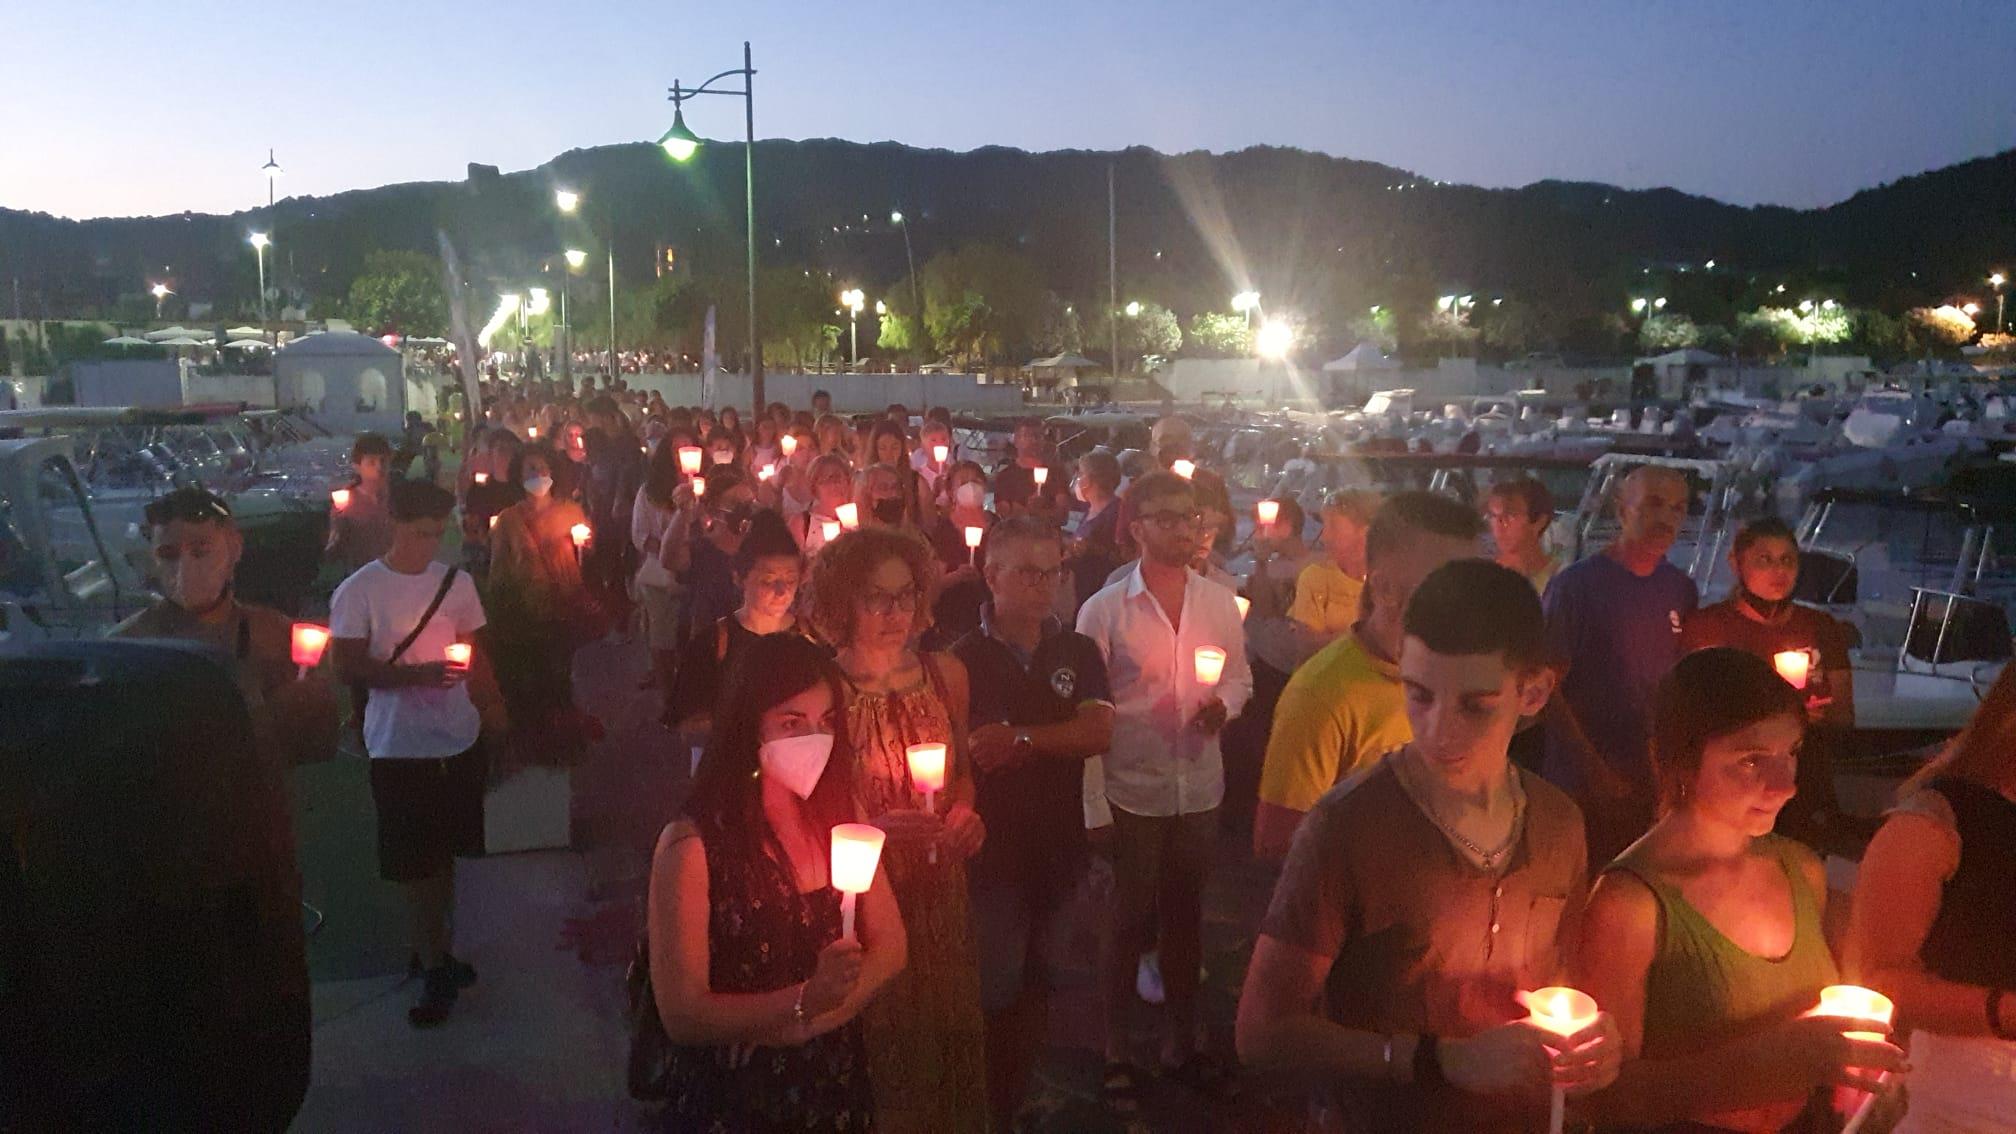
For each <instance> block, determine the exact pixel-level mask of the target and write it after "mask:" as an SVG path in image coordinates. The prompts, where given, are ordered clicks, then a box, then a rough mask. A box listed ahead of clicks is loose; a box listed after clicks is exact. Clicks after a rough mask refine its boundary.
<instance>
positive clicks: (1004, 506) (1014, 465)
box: [994, 417, 1064, 523]
mask: <svg viewBox="0 0 2016 1134" xmlns="http://www.w3.org/2000/svg"><path fill="white" fill-rule="evenodd" d="M1049 465H1050V444H1049V441H1048V439H1047V438H1046V437H1045V436H1044V431H1043V419H1042V418H1040V417H1025V418H1023V419H1022V420H1020V421H1018V422H1016V423H1015V459H1014V460H1012V461H1010V462H1008V463H1007V464H1005V465H1002V466H1001V467H1000V468H999V469H998V470H996V471H995V473H994V510H995V511H996V512H999V513H1000V514H1001V515H1002V516H1004V517H1006V516H1014V515H1020V514H1021V513H1023V512H1025V511H1026V512H1033V513H1035V514H1037V515H1039V516H1043V517H1045V518H1047V519H1049V520H1050V522H1052V523H1057V522H1059V521H1061V520H1062V519H1063V518H1064V484H1063V481H1064V478H1062V477H1053V476H1050V475H1049V474H1048V473H1047V472H1046V473H1045V476H1044V479H1043V482H1042V483H1041V484H1039V483H1037V480H1036V470H1037V469H1046V470H1047V469H1048V468H1049Z"/></svg>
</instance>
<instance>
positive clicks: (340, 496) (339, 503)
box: [329, 488, 350, 512]
mask: <svg viewBox="0 0 2016 1134" xmlns="http://www.w3.org/2000/svg"><path fill="white" fill-rule="evenodd" d="M329 503H330V504H332V505H334V506H335V508H336V510H337V511H338V512H341V511H342V510H343V509H345V508H348V507H349V506H350V490H349V489H347V488H339V489H337V490H336V491H334V492H331V493H330V494H329Z"/></svg>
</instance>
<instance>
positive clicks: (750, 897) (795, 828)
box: [646, 634, 906, 1134]
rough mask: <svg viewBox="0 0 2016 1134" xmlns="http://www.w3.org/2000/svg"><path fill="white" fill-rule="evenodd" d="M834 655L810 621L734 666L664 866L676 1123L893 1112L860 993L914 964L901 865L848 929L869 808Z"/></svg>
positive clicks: (655, 992) (869, 997) (669, 837)
mask: <svg viewBox="0 0 2016 1134" xmlns="http://www.w3.org/2000/svg"><path fill="white" fill-rule="evenodd" d="M843 699H844V694H843V690H842V688H841V682H840V676H839V674H838V673H837V672H836V671H835V670H834V667H833V664H832V662H831V661H830V660H828V659H827V658H826V656H825V654H824V653H823V651H821V650H820V649H819V647H817V646H815V645H813V644H812V643H810V642H807V641H805V640H804V639H803V638H799V637H797V636H795V635H789V634H779V635H769V636H765V637H762V638H758V639H756V640H755V641H753V642H752V643H751V644H750V646H749V648H748V651H747V653H746V655H745V657H744V658H743V659H742V664H741V665H739V666H738V667H737V668H736V669H735V670H734V671H732V672H731V674H730V676H729V679H728V687H727V689H726V691H725V695H724V696H723V698H722V700H721V703H720V714H719V716H718V718H717V721H716V726H717V727H716V728H715V730H714V734H713V737H712V739H711V740H710V742H709V743H708V745H707V752H706V755H705V756H703V757H702V758H701V761H700V766H699V769H698V770H697V772H696V773H695V776H694V782H693V790H692V793H691V795H689V796H688V797H687V800H686V807H685V815H684V818H682V819H680V820H679V821H677V822H675V823H673V824H672V825H670V826H668V827H667V828H666V829H665V832H664V833H663V834H662V835H661V836H659V840H658V850H657V853H656V855H655V857H654V859H653V862H652V867H651V892H650V908H649V922H648V925H649V928H648V930H647V933H646V941H647V945H648V948H649V958H650V964H649V969H650V975H651V991H652V999H653V1002H654V1006H655V1007H656V1009H657V1012H658V1019H659V1022H660V1023H661V1024H662V1026H663V1027H664V1030H665V1034H666V1037H667V1038H668V1039H669V1040H670V1041H671V1043H672V1047H671V1050H670V1053H669V1058H668V1059H667V1061H666V1064H665V1066H664V1068H663V1072H664V1074H663V1076H662V1079H661V1081H662V1082H663V1083H664V1085H665V1086H666V1088H667V1094H668V1107H667V1110H666V1112H665V1114H664V1117H663V1119H662V1127H663V1128H664V1129H666V1130H668V1131H679V1132H681V1134H685V1132H687V1131H722V1132H724V1134H727V1132H736V1134H739V1132H741V1131H758V1130H762V1131H771V1130H832V1131H860V1130H868V1129H871V1128H874V1127H875V1126H877V1125H878V1124H877V1122H876V1118H875V1113H874V1112H875V1103H874V1095H873V1090H872V1088H871V1086H870V1082H869V1078H868V1068H867V1057H866V1053H865V1051H864V1048H863V1043H862V1032H861V1026H860V1024H859V1023H858V1022H857V1017H859V1016H860V1014H861V1011H862V1009H863V1008H864V1007H865V1006H866V1005H868V1004H869V1003H870V1002H871V1001H873V1000H874V999H875V997H876V995H877V993H879V992H880V991H881V990H882V989H883V987H884V986H886V985H887V984H888V983H889V981H890V980H891V979H892V978H893V977H895V975H896V974H897V973H898V972H900V971H901V970H902V968H903V966H904V959H905V953H906V944H905V933H904V929H903V920H902V916H901V914H900V913H899V912H898V910H897V906H896V898H895V894H894V891H893V890H892V889H891V887H890V885H889V882H888V879H887V877H886V875H885V874H878V875H877V876H876V878H875V882H874V884H873V885H872V886H870V887H869V889H868V890H867V892H866V893H864V894H861V895H860V897H859V899H858V900H857V908H856V911H855V919H854V920H855V934H854V940H851V941H849V940H845V939H843V937H842V934H841V924H840V923H841V917H840V906H841V895H840V894H839V892H838V891H836V890H835V889H834V888H833V886H832V885H831V883H832V881H833V880H834V879H833V876H832V859H831V848H832V831H833V828H834V827H836V826H838V825H841V824H845V823H848V822H851V821H852V820H853V818H854V815H855V804H854V798H853V791H852V781H853V777H854V755H853V750H852V747H851V745H850V744H849V742H848V737H847V730H846V729H845V728H843V727H841V725H842V721H843V717H842V712H843V710H842V702H843Z"/></svg>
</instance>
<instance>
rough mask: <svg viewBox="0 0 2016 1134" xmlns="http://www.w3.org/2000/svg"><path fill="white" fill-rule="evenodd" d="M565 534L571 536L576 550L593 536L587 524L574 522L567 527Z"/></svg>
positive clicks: (586, 544) (585, 544)
mask: <svg viewBox="0 0 2016 1134" xmlns="http://www.w3.org/2000/svg"><path fill="white" fill-rule="evenodd" d="M567 534H568V535H569V536H571V537H572V538H573V540H574V550H576V551H579V550H581V549H582V548H584V547H587V546H588V541H589V540H590V539H592V538H594V536H595V533H594V531H593V530H592V529H591V528H589V527H588V525H587V524H575V525H574V526H573V527H571V528H568V529H567Z"/></svg>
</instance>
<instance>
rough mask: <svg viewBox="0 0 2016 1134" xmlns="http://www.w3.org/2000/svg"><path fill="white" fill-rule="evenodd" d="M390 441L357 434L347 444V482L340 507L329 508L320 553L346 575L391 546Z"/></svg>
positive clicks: (371, 434) (366, 434) (332, 506)
mask: <svg viewBox="0 0 2016 1134" xmlns="http://www.w3.org/2000/svg"><path fill="white" fill-rule="evenodd" d="M391 469H392V443H391V442H390V441H387V440H385V438H383V437H380V436H379V435H377V434H376V433H359V434H358V435H357V440H356V441H355V442H353V443H352V444H351V446H350V470H351V472H352V473H353V474H354V476H353V478H352V479H351V481H350V482H349V483H348V484H346V485H344V486H343V487H342V488H341V489H339V490H338V491H341V492H347V493H349V495H348V497H347V498H344V501H343V504H342V506H341V507H336V506H335V505H334V504H333V503H332V505H331V507H330V511H329V541H328V542H327V543H326V544H324V545H323V547H322V554H323V557H324V558H326V559H331V560H334V561H335V562H336V564H337V565H338V566H340V567H341V568H342V569H343V572H344V574H346V575H347V574H349V573H350V572H352V571H355V570H356V569H357V568H359V567H361V566H363V565H364V564H366V563H369V562H371V561H372V560H374V559H376V558H378V557H379V556H380V555H383V554H385V549H386V548H388V547H390V546H391V545H392V514H391V510H390V507H389V501H390V495H389V494H390V485H391V482H392V473H391Z"/></svg>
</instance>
